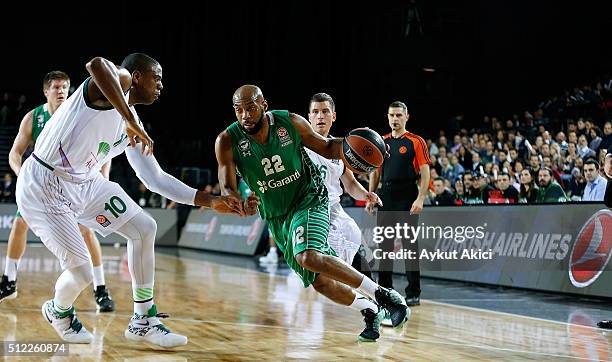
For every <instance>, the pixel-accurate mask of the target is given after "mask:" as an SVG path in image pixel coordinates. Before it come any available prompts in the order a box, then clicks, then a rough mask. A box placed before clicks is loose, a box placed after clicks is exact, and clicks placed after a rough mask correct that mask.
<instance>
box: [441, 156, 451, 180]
mask: <svg viewBox="0 0 612 362" xmlns="http://www.w3.org/2000/svg"><path fill="white" fill-rule="evenodd" d="M439 161H440V170H441V171H442V172H441V173H440V176H442V177H443V178H445V179H447V180H454V179H455V173H454V169H453V166H451V164H450V163H449V162H448V158H446V157H440V158H439Z"/></svg>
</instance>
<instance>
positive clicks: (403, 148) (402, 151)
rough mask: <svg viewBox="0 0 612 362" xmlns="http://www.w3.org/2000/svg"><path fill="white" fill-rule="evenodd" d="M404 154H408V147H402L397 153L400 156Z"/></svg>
mask: <svg viewBox="0 0 612 362" xmlns="http://www.w3.org/2000/svg"><path fill="white" fill-rule="evenodd" d="M406 152H408V147H406V146H402V147H400V148H399V153H401V154H402V155H403V154H404V153H406Z"/></svg>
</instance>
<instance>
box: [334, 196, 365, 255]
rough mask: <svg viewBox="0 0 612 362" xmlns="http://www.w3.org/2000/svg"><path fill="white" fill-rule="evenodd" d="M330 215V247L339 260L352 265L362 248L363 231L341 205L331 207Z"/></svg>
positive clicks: (336, 204)
mask: <svg viewBox="0 0 612 362" xmlns="http://www.w3.org/2000/svg"><path fill="white" fill-rule="evenodd" d="M329 215H330V218H329V219H330V222H329V237H328V238H327V241H328V242H329V246H331V247H332V249H334V250H335V251H336V253H337V254H338V257H339V258H341V259H342V260H344V261H346V262H347V263H349V264H351V263H352V262H353V258H354V257H355V254H356V253H357V251H359V246H361V230H360V229H359V226H357V223H356V222H355V220H353V218H352V217H350V216H349V215H348V214H347V213H346V211H344V209H343V208H342V206H341V205H340V204H339V203H335V204H333V205H330V208H329Z"/></svg>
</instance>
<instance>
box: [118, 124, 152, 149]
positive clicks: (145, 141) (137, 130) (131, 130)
mask: <svg viewBox="0 0 612 362" xmlns="http://www.w3.org/2000/svg"><path fill="white" fill-rule="evenodd" d="M125 130H126V132H127V135H128V139H129V140H130V146H132V147H136V143H138V142H140V143H142V150H141V153H143V154H144V153H145V148H146V147H149V149H148V150H147V156H150V155H152V154H153V140H152V139H151V137H149V135H148V134H147V131H145V130H144V128H143V127H142V126H141V125H140V124H139V123H138V122H137V121H136V120H135V119H131V120H130V119H126V120H125Z"/></svg>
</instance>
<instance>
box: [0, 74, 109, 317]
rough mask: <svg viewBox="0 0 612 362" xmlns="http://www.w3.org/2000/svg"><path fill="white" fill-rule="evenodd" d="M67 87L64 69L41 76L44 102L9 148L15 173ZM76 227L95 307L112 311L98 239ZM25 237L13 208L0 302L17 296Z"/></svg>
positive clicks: (24, 228) (105, 171) (23, 123)
mask: <svg viewBox="0 0 612 362" xmlns="http://www.w3.org/2000/svg"><path fill="white" fill-rule="evenodd" d="M69 88H70V77H68V74H66V73H64V72H60V71H52V72H49V73H47V74H46V75H45V77H44V78H43V93H44V95H45V98H46V99H47V102H46V103H45V104H42V105H40V106H38V107H36V108H34V109H33V110H31V111H30V112H28V113H27V114H26V115H25V116H24V117H23V120H22V121H21V124H20V125H19V132H18V133H17V137H15V141H14V142H13V147H11V150H10V152H9V164H10V166H11V169H12V170H13V172H15V175H17V176H19V171H20V170H21V164H22V158H23V155H24V153H25V152H26V151H27V149H28V147H30V146H33V145H34V144H35V142H36V139H37V138H38V136H39V135H40V133H41V132H42V130H43V129H44V127H45V125H46V124H47V122H48V121H49V119H50V118H51V116H52V115H53V113H55V111H56V110H57V108H59V106H60V105H61V104H62V103H64V101H65V100H66V99H67V98H68V89H69ZM100 172H102V175H104V177H106V178H108V176H109V172H110V161H109V162H107V163H105V164H104V166H102V168H101V170H100ZM79 228H80V230H81V234H82V235H83V238H84V239H85V244H86V245H87V249H88V250H89V253H90V255H91V262H92V266H93V287H94V299H95V301H96V305H97V308H98V310H99V311H100V312H112V311H114V310H115V303H114V302H113V300H112V298H111V296H110V293H109V291H108V289H107V288H106V285H105V282H104V266H103V264H102V250H101V248H100V241H98V238H96V235H95V234H94V232H93V231H92V230H91V229H89V228H87V227H84V226H82V225H79ZM27 238H28V225H27V224H26V222H25V221H24V220H23V218H22V217H21V213H20V212H19V211H17V214H16V215H15V219H14V221H13V227H12V228H11V233H10V235H9V240H8V247H7V252H6V264H5V270H4V275H3V276H2V279H1V280H0V303H2V301H4V300H9V299H15V298H16V297H17V269H18V267H19V261H20V259H21V258H22V257H23V254H24V252H25V248H26V241H27Z"/></svg>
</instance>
